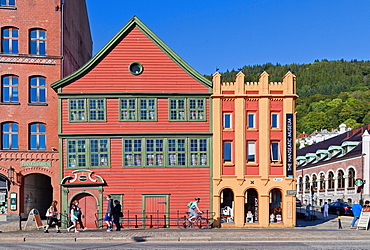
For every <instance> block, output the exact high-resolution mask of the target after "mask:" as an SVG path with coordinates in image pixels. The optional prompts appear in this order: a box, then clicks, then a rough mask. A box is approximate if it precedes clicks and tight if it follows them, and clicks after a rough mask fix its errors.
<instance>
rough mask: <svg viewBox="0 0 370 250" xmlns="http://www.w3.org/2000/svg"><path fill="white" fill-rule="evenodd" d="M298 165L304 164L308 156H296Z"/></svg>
mask: <svg viewBox="0 0 370 250" xmlns="http://www.w3.org/2000/svg"><path fill="white" fill-rule="evenodd" d="M296 163H297V166H299V167H300V166H303V165H304V164H305V163H306V157H305V156H302V155H301V156H297V158H296Z"/></svg>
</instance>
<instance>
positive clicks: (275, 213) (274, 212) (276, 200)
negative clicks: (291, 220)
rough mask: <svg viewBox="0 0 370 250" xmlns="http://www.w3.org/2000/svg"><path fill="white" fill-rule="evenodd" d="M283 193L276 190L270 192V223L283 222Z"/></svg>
mask: <svg viewBox="0 0 370 250" xmlns="http://www.w3.org/2000/svg"><path fill="white" fill-rule="evenodd" d="M282 201H283V200H282V195H281V191H280V190H279V189H277V188H274V189H272V190H271V192H270V209H269V221H270V223H275V222H282V221H283V213H282V211H283V207H282V206H283V205H282V204H283V202H282Z"/></svg>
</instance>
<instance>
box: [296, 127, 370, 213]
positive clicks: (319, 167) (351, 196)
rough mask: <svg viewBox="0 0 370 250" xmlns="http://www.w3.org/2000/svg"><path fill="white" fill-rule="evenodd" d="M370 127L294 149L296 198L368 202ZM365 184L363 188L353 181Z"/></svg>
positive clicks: (318, 202) (306, 201)
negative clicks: (295, 157) (359, 180)
mask: <svg viewBox="0 0 370 250" xmlns="http://www.w3.org/2000/svg"><path fill="white" fill-rule="evenodd" d="M369 128H370V124H368V125H365V126H362V127H360V128H356V129H353V130H350V131H347V132H345V133H342V134H340V135H337V136H335V137H333V138H330V139H327V140H324V141H322V142H319V143H316V144H312V145H310V146H307V147H304V148H302V149H299V150H297V159H296V162H297V171H296V176H297V190H298V194H297V197H298V198H299V199H301V200H302V202H303V203H306V204H307V203H313V204H314V205H318V206H321V205H322V204H323V203H324V202H329V203H330V202H332V201H337V200H341V201H344V202H348V203H350V204H351V203H352V202H353V201H354V200H366V199H370V196H369V183H370V177H369V165H370V162H369V159H370V135H369ZM356 179H361V180H363V181H364V182H365V185H364V186H363V188H362V189H361V188H358V187H356V186H355V180H356Z"/></svg>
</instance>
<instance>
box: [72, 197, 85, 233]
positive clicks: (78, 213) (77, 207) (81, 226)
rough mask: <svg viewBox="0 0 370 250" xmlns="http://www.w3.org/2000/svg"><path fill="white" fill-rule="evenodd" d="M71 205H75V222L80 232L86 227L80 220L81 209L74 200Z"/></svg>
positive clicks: (81, 216)
mask: <svg viewBox="0 0 370 250" xmlns="http://www.w3.org/2000/svg"><path fill="white" fill-rule="evenodd" d="M72 204H73V205H75V207H76V211H77V218H78V219H77V222H78V224H79V225H80V228H81V229H82V230H84V231H85V230H86V229H87V227H85V226H84V224H83V223H82V218H83V215H82V210H81V208H80V207H79V206H78V204H79V202H78V200H74V201H73V202H72Z"/></svg>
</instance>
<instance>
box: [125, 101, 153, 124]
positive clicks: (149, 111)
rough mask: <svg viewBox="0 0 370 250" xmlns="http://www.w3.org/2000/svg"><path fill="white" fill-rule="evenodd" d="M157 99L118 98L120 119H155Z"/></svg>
mask: <svg viewBox="0 0 370 250" xmlns="http://www.w3.org/2000/svg"><path fill="white" fill-rule="evenodd" d="M156 105H157V100H156V99H155V98H152V99H144V98H139V99H137V98H122V99H120V121H156V119H157V115H156V109H157V107H156Z"/></svg>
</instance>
